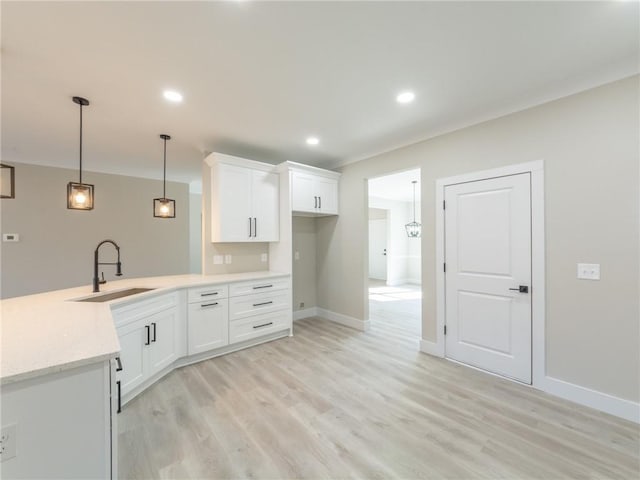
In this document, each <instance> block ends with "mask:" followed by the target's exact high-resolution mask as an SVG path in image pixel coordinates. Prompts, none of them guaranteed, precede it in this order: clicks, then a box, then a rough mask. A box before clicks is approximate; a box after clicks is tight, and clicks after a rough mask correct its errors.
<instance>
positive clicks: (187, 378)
mask: <svg viewBox="0 0 640 480" xmlns="http://www.w3.org/2000/svg"><path fill="white" fill-rule="evenodd" d="M294 328H295V335H294V336H293V337H290V338H284V339H281V340H276V341H273V342H270V343H267V344H264V345H260V346H257V347H254V348H251V349H247V350H243V351H240V352H236V353H232V354H229V355H225V356H223V357H219V358H216V359H212V360H208V361H205V362H201V363H199V364H196V365H192V366H188V367H185V368H182V369H179V370H176V371H174V372H173V373H171V374H169V375H168V376H167V377H165V378H164V379H163V380H161V381H160V382H158V383H157V384H156V385H154V386H153V387H151V388H150V389H148V390H147V391H146V392H144V393H143V394H141V395H140V396H139V397H137V398H136V399H134V400H133V401H131V402H130V403H129V404H127V405H126V406H125V407H124V409H123V412H122V414H120V416H119V429H120V435H119V450H120V454H119V464H120V468H119V470H120V472H119V473H120V477H121V478H234V479H235V478H238V479H239V478H254V479H263V478H265V479H266V478H269V479H281V478H282V479H284V478H306V479H321V478H336V479H340V478H371V479H391V478H407V479H409V478H411V479H414V478H456V479H466V478H504V479H515V478H544V479H551V478H619V479H637V478H639V477H640V465H639V454H638V451H639V447H640V440H639V436H640V434H639V426H638V425H636V424H634V423H631V422H627V421H624V420H620V419H617V418H615V417H612V416H609V415H606V414H603V413H599V412H597V411H594V410H591V409H588V408H584V407H581V406H578V405H575V404H572V403H570V402H566V401H564V400H561V399H558V398H555V397H552V396H549V395H546V394H544V393H542V392H539V391H536V390H533V389H531V388H528V387H526V386H522V385H519V384H516V383H513V382H510V381H507V380H502V379H500V378H497V377H494V376H491V375H487V374H484V373H482V372H478V371H476V370H473V369H470V368H465V367H462V366H460V365H457V364H454V363H451V362H448V361H446V360H441V359H437V358H433V357H430V356H428V355H425V354H422V353H419V352H417V351H416V345H415V338H414V337H413V336H412V335H407V333H406V332H404V331H403V329H402V328H398V326H397V325H394V324H393V323H385V322H384V321H376V322H374V323H373V324H372V329H371V331H370V332H367V333H363V332H358V331H355V330H352V329H349V328H347V327H343V326H340V325H337V324H334V323H331V322H328V321H326V320H322V319H318V318H311V319H305V320H302V321H299V322H296V323H295V327H294Z"/></svg>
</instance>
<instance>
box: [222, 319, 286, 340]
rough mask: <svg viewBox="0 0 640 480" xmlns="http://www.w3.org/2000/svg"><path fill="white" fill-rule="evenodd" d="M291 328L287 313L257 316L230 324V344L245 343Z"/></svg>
mask: <svg viewBox="0 0 640 480" xmlns="http://www.w3.org/2000/svg"><path fill="white" fill-rule="evenodd" d="M290 327H291V322H289V317H288V315H287V312H283V311H280V312H273V313H267V314H265V315H257V316H254V317H249V318H245V319H243V320H238V321H235V322H230V323H229V343H230V344H232V343H238V342H244V341H246V340H251V339H252V338H257V337H261V336H262V335H267V334H269V333H273V332H278V331H280V330H284V329H286V328H290Z"/></svg>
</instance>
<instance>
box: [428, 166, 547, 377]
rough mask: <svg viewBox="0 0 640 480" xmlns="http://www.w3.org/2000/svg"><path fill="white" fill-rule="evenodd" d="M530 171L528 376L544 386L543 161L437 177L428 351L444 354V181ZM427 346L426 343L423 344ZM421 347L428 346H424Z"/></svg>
mask: <svg viewBox="0 0 640 480" xmlns="http://www.w3.org/2000/svg"><path fill="white" fill-rule="evenodd" d="M521 173H530V174H531V291H532V293H533V295H532V298H531V300H532V304H531V328H532V332H531V343H532V345H531V347H532V348H531V355H532V359H531V369H532V372H531V379H532V385H533V386H535V387H536V388H540V389H542V390H544V387H543V386H542V385H543V383H544V382H545V379H546V366H545V334H544V326H545V271H544V268H545V267H544V258H545V257H544V162H543V160H536V161H533V162H527V163H519V164H516V165H509V166H506V167H500V168H494V169H491V170H482V171H479V172H473V173H466V174H463V175H456V176H453V177H447V178H441V179H438V180H436V266H437V267H436V319H437V327H436V341H435V343H432V344H431V345H429V346H428V347H429V348H428V350H429V352H428V353H431V354H432V355H436V356H439V357H444V356H445V339H444V324H445V274H444V268H443V266H444V261H445V252H444V209H443V208H442V207H443V202H444V189H445V187H446V186H447V185H455V184H459V183H466V182H475V181H478V180H486V179H489V178H497V177H505V176H508V175H518V174H521ZM425 347H426V345H425ZM424 350H427V348H425V349H424Z"/></svg>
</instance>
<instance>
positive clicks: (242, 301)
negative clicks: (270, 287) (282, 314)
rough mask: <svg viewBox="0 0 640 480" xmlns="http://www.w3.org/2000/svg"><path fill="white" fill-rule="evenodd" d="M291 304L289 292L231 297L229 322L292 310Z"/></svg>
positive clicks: (280, 291) (281, 291)
mask: <svg viewBox="0 0 640 480" xmlns="http://www.w3.org/2000/svg"><path fill="white" fill-rule="evenodd" d="M290 303H291V302H290V300H289V291H288V290H279V291H276V292H265V293H257V294H254V295H244V296H242V297H231V298H230V299H229V320H231V321H233V320H237V319H240V318H245V317H249V316H253V315H260V314H262V313H269V312H273V311H276V310H286V309H291V305H290Z"/></svg>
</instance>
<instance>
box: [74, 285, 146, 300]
mask: <svg viewBox="0 0 640 480" xmlns="http://www.w3.org/2000/svg"><path fill="white" fill-rule="evenodd" d="M150 290H155V288H127V289H126V290H119V291H117V292H109V293H103V294H102V295H93V296H91V297H85V298H78V299H76V300H74V301H75V302H108V301H109V300H115V299H116V298H123V297H129V296H131V295H137V294H138V293H144V292H148V291H150Z"/></svg>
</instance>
